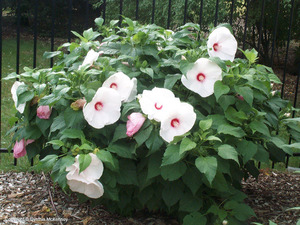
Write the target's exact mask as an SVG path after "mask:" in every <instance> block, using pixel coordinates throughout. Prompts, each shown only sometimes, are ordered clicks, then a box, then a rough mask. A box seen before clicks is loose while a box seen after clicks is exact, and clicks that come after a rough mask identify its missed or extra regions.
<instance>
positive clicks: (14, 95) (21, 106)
mask: <svg viewBox="0 0 300 225" xmlns="http://www.w3.org/2000/svg"><path fill="white" fill-rule="evenodd" d="M23 84H25V83H24V82H19V81H15V83H14V84H13V86H12V87H11V90H10V91H11V95H12V99H13V101H14V103H15V107H16V109H17V110H18V111H19V112H20V113H23V112H24V110H25V106H26V103H22V104H19V105H18V96H17V90H18V87H19V86H20V85H23Z"/></svg>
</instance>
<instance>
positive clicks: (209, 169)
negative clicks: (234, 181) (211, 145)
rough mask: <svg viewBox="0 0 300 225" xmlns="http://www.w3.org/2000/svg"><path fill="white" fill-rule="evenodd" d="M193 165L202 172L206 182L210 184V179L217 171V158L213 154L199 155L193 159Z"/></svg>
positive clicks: (211, 179)
mask: <svg viewBox="0 0 300 225" xmlns="http://www.w3.org/2000/svg"><path fill="white" fill-rule="evenodd" d="M195 165H196V167H197V169H198V170H199V171H200V172H201V173H204V175H205V176H206V178H207V180H208V182H209V183H210V184H212V181H213V179H214V178H215V176H216V173H217V166H218V162H217V159H216V158H215V157H213V156H207V157H202V156H199V157H198V158H197V159H196V161H195Z"/></svg>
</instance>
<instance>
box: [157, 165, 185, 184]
mask: <svg viewBox="0 0 300 225" xmlns="http://www.w3.org/2000/svg"><path fill="white" fill-rule="evenodd" d="M186 169H187V168H186V165H185V164H184V163H183V162H177V163H175V164H171V165H167V166H162V167H161V176H162V178H163V179H164V180H169V181H174V180H177V179H179V178H180V177H182V176H183V174H184V173H185V171H186Z"/></svg>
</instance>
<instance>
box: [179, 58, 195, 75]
mask: <svg viewBox="0 0 300 225" xmlns="http://www.w3.org/2000/svg"><path fill="white" fill-rule="evenodd" d="M193 66H194V63H190V62H188V61H187V60H181V61H180V66H179V68H180V71H181V73H182V74H184V75H186V73H187V72H188V71H189V70H191V69H192V68H193Z"/></svg>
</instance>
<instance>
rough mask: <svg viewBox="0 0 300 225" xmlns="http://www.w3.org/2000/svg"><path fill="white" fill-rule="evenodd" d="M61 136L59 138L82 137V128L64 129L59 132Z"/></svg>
mask: <svg viewBox="0 0 300 225" xmlns="http://www.w3.org/2000/svg"><path fill="white" fill-rule="evenodd" d="M61 134H62V136H61V137H60V139H61V140H63V139H64V138H70V139H83V138H84V133H83V131H82V130H77V129H65V130H63V131H62V132H61Z"/></svg>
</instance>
